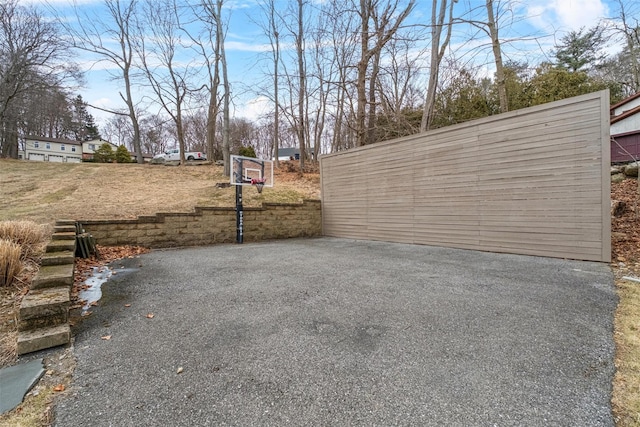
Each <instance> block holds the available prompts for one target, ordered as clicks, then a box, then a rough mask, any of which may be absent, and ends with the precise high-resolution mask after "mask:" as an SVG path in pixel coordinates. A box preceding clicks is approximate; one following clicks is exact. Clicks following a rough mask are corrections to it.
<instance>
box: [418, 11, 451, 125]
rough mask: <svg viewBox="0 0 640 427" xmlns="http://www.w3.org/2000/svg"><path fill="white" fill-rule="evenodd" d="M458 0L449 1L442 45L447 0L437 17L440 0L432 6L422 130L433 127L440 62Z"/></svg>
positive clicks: (449, 36)
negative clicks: (443, 37)
mask: <svg viewBox="0 0 640 427" xmlns="http://www.w3.org/2000/svg"><path fill="white" fill-rule="evenodd" d="M456 2H457V0H451V2H450V3H449V22H447V24H446V25H447V35H446V37H445V40H444V42H443V43H442V45H440V37H441V35H442V28H443V26H444V25H445V24H444V19H445V12H446V10H447V0H442V3H441V4H440V12H439V14H438V17H437V18H436V10H437V6H438V0H433V4H432V7H431V64H430V66H429V83H428V86H427V96H426V99H425V102H424V107H423V111H422V121H421V123H420V131H421V132H425V131H427V130H429V129H430V128H431V124H432V123H433V115H434V107H435V103H436V90H437V88H438V75H439V73H440V63H441V62H442V58H443V57H444V53H445V52H446V49H447V47H448V46H449V41H450V40H451V27H452V25H453V5H454V3H456Z"/></svg>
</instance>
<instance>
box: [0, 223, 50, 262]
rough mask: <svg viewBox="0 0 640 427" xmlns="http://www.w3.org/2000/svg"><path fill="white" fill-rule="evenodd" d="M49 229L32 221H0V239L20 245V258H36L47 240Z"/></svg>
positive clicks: (24, 259)
mask: <svg viewBox="0 0 640 427" xmlns="http://www.w3.org/2000/svg"><path fill="white" fill-rule="evenodd" d="M50 234H51V229H50V227H49V226H47V225H40V224H36V223H35V222H33V221H24V220H21V221H0V239H4V240H8V241H10V242H14V243H15V244H17V245H19V246H20V259H21V260H23V261H26V260H27V259H33V258H37V257H38V256H39V255H40V254H41V253H42V252H43V250H44V247H45V245H46V244H47V242H48V241H49V236H50Z"/></svg>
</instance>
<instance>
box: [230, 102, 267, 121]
mask: <svg viewBox="0 0 640 427" xmlns="http://www.w3.org/2000/svg"><path fill="white" fill-rule="evenodd" d="M270 109H271V101H270V100H269V98H267V97H266V96H258V97H256V98H253V99H250V100H248V101H247V102H246V103H245V104H244V105H242V106H240V107H239V108H238V109H237V110H236V111H235V114H234V116H235V117H244V118H245V119H248V120H254V121H255V120H258V119H259V118H260V117H262V116H264V115H265V114H266V113H268V112H269V110H270Z"/></svg>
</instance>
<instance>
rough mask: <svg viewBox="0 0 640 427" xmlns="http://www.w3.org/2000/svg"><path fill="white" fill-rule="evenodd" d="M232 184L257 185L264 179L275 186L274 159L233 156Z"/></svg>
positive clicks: (267, 185) (266, 182)
mask: <svg viewBox="0 0 640 427" xmlns="http://www.w3.org/2000/svg"><path fill="white" fill-rule="evenodd" d="M230 175H231V176H230V179H231V185H255V184H256V182H260V181H263V182H264V186H265V187H273V161H272V160H262V159H256V158H253V157H243V156H231V174H230Z"/></svg>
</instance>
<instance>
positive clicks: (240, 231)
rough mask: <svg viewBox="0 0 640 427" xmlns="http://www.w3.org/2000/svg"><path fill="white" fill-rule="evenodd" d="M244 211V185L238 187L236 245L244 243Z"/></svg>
mask: <svg viewBox="0 0 640 427" xmlns="http://www.w3.org/2000/svg"><path fill="white" fill-rule="evenodd" d="M243 215H244V210H243V208H242V185H236V243H242V235H243V231H244V230H243V226H244V224H243V222H244V218H243Z"/></svg>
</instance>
